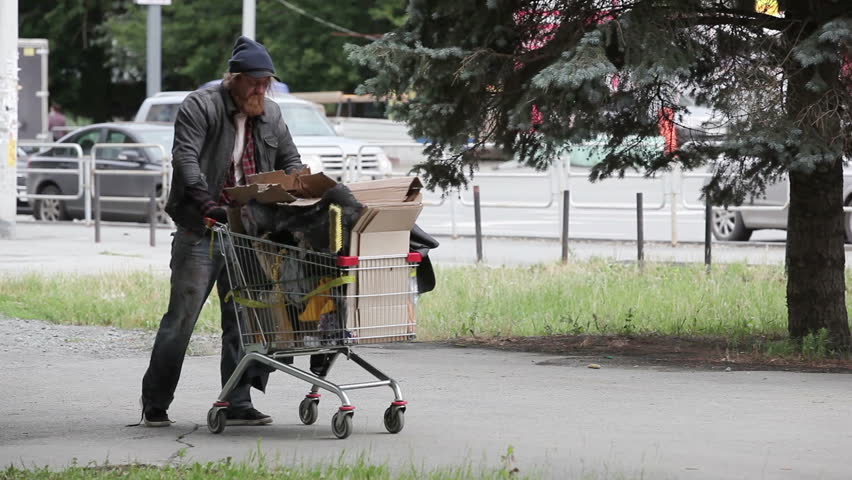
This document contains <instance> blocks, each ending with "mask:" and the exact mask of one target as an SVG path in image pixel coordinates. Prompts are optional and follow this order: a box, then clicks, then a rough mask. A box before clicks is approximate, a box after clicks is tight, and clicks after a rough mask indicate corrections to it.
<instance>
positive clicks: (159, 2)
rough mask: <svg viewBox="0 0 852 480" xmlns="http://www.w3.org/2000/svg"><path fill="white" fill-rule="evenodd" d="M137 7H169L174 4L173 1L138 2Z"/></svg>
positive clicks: (150, 0)
mask: <svg viewBox="0 0 852 480" xmlns="http://www.w3.org/2000/svg"><path fill="white" fill-rule="evenodd" d="M136 4H137V5H163V6H165V7H168V6H169V5H171V4H172V0H136Z"/></svg>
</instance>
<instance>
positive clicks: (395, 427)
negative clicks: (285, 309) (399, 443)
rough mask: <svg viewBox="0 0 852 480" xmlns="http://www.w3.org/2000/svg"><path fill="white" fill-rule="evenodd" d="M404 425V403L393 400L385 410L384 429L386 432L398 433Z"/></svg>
mask: <svg viewBox="0 0 852 480" xmlns="http://www.w3.org/2000/svg"><path fill="white" fill-rule="evenodd" d="M404 426H405V403H403V402H394V403H392V404H391V406H390V407H388V409H387V410H385V429H387V431H388V433H399V432H401V431H402V427H404Z"/></svg>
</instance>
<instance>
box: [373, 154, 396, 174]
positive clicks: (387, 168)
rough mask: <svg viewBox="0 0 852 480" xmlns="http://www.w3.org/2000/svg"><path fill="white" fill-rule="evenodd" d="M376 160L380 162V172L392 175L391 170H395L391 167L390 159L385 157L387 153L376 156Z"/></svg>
mask: <svg viewBox="0 0 852 480" xmlns="http://www.w3.org/2000/svg"><path fill="white" fill-rule="evenodd" d="M376 158H377V159H378V161H379V171H380V172H382V173H384V174H388V173H391V170H393V166H392V165H391V161H390V158H388V156H387V155H385V152H384V151H382V152H379V154H378V155H376Z"/></svg>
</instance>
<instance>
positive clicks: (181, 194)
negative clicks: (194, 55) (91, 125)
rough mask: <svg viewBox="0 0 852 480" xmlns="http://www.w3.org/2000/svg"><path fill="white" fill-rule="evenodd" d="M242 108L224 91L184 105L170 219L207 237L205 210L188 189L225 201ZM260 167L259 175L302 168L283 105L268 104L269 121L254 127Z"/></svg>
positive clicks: (204, 93) (263, 118) (196, 96)
mask: <svg viewBox="0 0 852 480" xmlns="http://www.w3.org/2000/svg"><path fill="white" fill-rule="evenodd" d="M237 111H238V110H237V106H236V104H235V103H234V100H233V98H231V95H230V93H229V92H228V90H227V89H225V87H223V86H221V85H220V86H218V87H215V88H208V89H204V90H197V91H195V92H192V93H190V94H189V96H187V97H186V99H185V100H184V101H183V103H181V106H180V109H179V110H178V114H177V119H176V120H175V139H174V145H173V147H172V167H173V169H174V173H173V177H172V187H171V190H170V191H169V199H168V201H167V202H166V213H168V214H169V216H170V217H172V220H174V222H175V224H177V225H178V227H182V228H184V229H186V230H190V231H193V232H196V233H203V231H204V228H203V218H202V217H201V210H200V205H198V204H197V202H196V201H195V200H194V199H192V198H191V197H190V196H188V195H187V189H188V188H194V189H202V190H206V191H207V192H208V193H209V194H210V198H212V199H213V200H216V199H218V198H219V196H220V194H221V192H222V188H223V186H224V184H225V175H226V173H227V171H228V168H229V167H230V161H231V154H232V152H233V150H234V142H235V137H236V127H235V125H234V115H235V114H236V113H237ZM253 136H254V144H255V164H256V165H255V166H256V168H257V171H258V172H268V171H271V170H284V171H286V172H288V173H289V172H292V171H294V170H298V169H301V168H302V162H301V157H300V156H299V151H298V150H297V149H296V146H295V145H294V144H293V139H292V138H291V136H290V130H289V129H288V128H287V125H286V124H285V123H284V119H283V118H282V116H281V110H280V108H279V107H278V104H276V103H275V102H273V101H272V100H270V99H268V98H267V99H266V100H265V107H264V113H263V115H260V116H258V117H255V122H254V131H253Z"/></svg>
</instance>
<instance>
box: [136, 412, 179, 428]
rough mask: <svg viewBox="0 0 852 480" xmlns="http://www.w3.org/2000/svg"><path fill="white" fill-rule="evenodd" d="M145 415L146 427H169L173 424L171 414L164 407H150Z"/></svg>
mask: <svg viewBox="0 0 852 480" xmlns="http://www.w3.org/2000/svg"><path fill="white" fill-rule="evenodd" d="M143 416H144V417H145V426H146V427H168V426H169V425H171V424H172V421H171V420H169V414H168V413H166V411H165V410H163V409H162V408H149V409H148V410H147V411H145V413H144V415H143Z"/></svg>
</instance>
